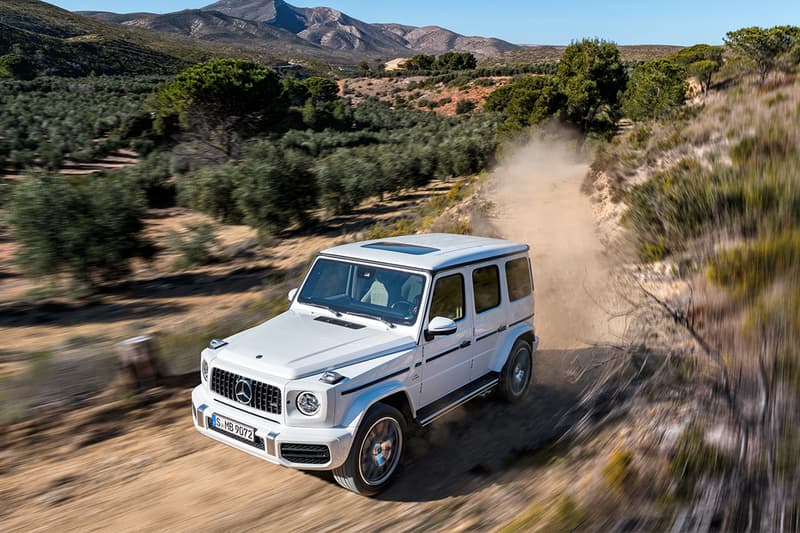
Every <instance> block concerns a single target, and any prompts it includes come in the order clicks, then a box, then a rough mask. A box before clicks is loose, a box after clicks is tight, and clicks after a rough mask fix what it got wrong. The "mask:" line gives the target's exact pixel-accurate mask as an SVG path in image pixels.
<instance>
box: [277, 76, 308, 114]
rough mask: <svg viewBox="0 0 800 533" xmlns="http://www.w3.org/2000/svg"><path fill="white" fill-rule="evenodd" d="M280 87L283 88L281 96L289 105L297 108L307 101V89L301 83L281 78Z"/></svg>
mask: <svg viewBox="0 0 800 533" xmlns="http://www.w3.org/2000/svg"><path fill="white" fill-rule="evenodd" d="M281 86H283V96H284V98H285V99H286V102H287V103H288V104H289V105H292V106H297V107H299V106H302V105H303V104H305V103H306V100H308V96H309V93H308V87H307V86H306V84H305V83H303V82H302V81H298V80H295V79H292V78H283V79H282V80H281Z"/></svg>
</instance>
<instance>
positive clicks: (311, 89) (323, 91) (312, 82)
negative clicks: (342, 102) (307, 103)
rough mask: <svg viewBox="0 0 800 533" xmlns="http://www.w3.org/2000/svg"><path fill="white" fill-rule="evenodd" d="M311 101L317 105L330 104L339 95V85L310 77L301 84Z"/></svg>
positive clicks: (321, 78)
mask: <svg viewBox="0 0 800 533" xmlns="http://www.w3.org/2000/svg"><path fill="white" fill-rule="evenodd" d="M303 85H305V86H306V89H307V90H308V94H309V96H310V98H311V100H312V101H313V102H314V103H315V104H317V103H321V102H332V101H334V100H336V97H337V96H338V95H339V84H337V83H336V82H335V81H333V80H331V79H329V78H323V77H321V76H312V77H310V78H308V79H306V80H305V81H304V82H303Z"/></svg>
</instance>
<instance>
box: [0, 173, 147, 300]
mask: <svg viewBox="0 0 800 533" xmlns="http://www.w3.org/2000/svg"><path fill="white" fill-rule="evenodd" d="M144 206H145V203H144V198H143V195H142V193H141V191H139V190H138V189H137V188H135V187H130V185H129V183H128V181H127V180H126V179H124V178H123V177H121V176H115V175H93V176H90V177H86V178H79V179H74V178H69V177H65V176H60V175H53V176H35V177H30V178H26V179H25V180H22V181H21V182H20V183H19V185H17V187H15V189H14V193H13V196H12V201H11V203H10V207H11V209H10V222H11V227H12V231H13V235H14V238H15V239H16V241H17V243H18V244H19V251H18V252H17V260H18V262H19V264H20V266H21V267H22V268H23V269H24V270H25V272H26V273H28V274H29V275H31V276H34V277H42V276H52V275H57V274H62V273H66V274H69V275H71V276H72V278H73V279H74V280H75V281H76V282H79V283H81V284H85V285H88V286H96V285H98V284H99V283H101V282H104V281H111V280H116V279H119V278H120V277H122V276H125V275H127V274H128V273H129V272H130V260H131V259H132V258H133V257H137V256H143V255H147V250H148V248H147V246H146V243H145V241H144V240H143V238H142V235H141V232H142V229H143V228H144V225H143V223H142V217H143V215H144V212H145V207H144Z"/></svg>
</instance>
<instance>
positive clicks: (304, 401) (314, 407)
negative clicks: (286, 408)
mask: <svg viewBox="0 0 800 533" xmlns="http://www.w3.org/2000/svg"><path fill="white" fill-rule="evenodd" d="M295 403H296V404H297V410H298V411H300V412H301V413H303V414H304V415H306V416H313V415H315V414H317V411H319V398H317V396H316V395H315V394H314V393H312V392H301V393H300V394H298V395H297V401H296V402H295Z"/></svg>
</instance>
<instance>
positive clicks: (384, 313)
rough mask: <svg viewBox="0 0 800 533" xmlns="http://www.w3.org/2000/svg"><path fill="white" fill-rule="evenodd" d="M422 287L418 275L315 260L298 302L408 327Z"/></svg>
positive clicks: (422, 278)
mask: <svg viewBox="0 0 800 533" xmlns="http://www.w3.org/2000/svg"><path fill="white" fill-rule="evenodd" d="M424 288H425V277H424V276H422V275H420V274H411V273H409V272H402V271H400V270H392V269H388V268H380V267H373V266H368V265H359V264H355V263H348V262H345V261H334V260H332V259H318V260H317V262H316V263H314V266H313V267H312V269H311V272H310V273H309V274H308V278H307V279H306V282H305V284H304V285H303V289H302V290H301V291H300V296H299V297H298V301H299V302H300V303H304V304H310V305H317V306H324V307H327V308H329V309H330V310H331V311H333V312H339V313H351V314H355V315H368V316H370V317H374V318H376V319H379V320H385V321H388V322H391V323H392V324H402V325H405V326H410V325H412V324H414V322H416V320H417V314H418V313H419V307H420V302H421V300H422V293H423V289H424Z"/></svg>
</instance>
